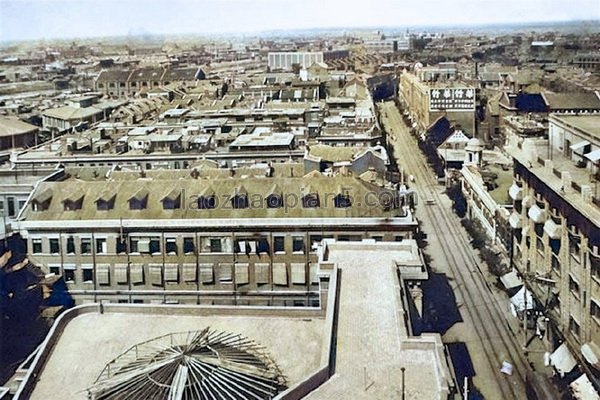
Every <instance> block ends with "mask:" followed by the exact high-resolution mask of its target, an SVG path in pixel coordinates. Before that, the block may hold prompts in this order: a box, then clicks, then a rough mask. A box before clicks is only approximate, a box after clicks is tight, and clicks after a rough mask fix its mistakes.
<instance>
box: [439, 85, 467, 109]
mask: <svg viewBox="0 0 600 400" xmlns="http://www.w3.org/2000/svg"><path fill="white" fill-rule="evenodd" d="M471 110H475V89H473V88H445V89H444V88H442V89H439V88H436V89H429V111H471Z"/></svg>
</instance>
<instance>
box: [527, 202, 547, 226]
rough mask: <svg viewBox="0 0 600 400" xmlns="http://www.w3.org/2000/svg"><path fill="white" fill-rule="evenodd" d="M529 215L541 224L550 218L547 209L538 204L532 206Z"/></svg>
mask: <svg viewBox="0 0 600 400" xmlns="http://www.w3.org/2000/svg"><path fill="white" fill-rule="evenodd" d="M527 215H528V216H529V218H531V220H532V221H533V222H535V223H536V224H541V223H543V222H545V221H546V219H547V218H548V216H547V214H546V210H542V209H541V208H540V207H539V206H538V205H537V204H534V205H532V206H531V208H530V209H529V212H528V213H527Z"/></svg>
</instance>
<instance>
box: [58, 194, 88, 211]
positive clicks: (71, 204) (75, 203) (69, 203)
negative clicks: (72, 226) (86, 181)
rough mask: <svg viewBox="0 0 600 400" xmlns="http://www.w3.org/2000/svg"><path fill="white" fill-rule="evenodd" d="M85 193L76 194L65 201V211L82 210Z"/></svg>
mask: <svg viewBox="0 0 600 400" xmlns="http://www.w3.org/2000/svg"><path fill="white" fill-rule="evenodd" d="M83 195H84V194H83V192H75V193H73V194H72V195H71V196H69V197H68V198H66V199H64V200H63V209H64V210H65V211H76V210H81V208H82V207H83Z"/></svg>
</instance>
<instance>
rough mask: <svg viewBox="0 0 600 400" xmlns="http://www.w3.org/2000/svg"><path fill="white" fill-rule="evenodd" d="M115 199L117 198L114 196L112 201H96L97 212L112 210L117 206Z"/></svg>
mask: <svg viewBox="0 0 600 400" xmlns="http://www.w3.org/2000/svg"><path fill="white" fill-rule="evenodd" d="M115 197H116V196H113V197H111V198H110V199H98V200H96V210H98V211H108V210H112V209H113V208H114V206H115Z"/></svg>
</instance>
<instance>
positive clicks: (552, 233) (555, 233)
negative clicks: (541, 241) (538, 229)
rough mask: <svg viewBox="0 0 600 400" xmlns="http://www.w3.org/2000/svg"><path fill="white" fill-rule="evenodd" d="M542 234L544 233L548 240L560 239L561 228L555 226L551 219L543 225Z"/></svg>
mask: <svg viewBox="0 0 600 400" xmlns="http://www.w3.org/2000/svg"><path fill="white" fill-rule="evenodd" d="M544 232H546V234H547V235H548V237H549V238H550V239H560V237H561V236H562V229H561V226H560V225H557V224H556V222H554V221H553V220H551V219H549V220H548V221H546V223H545V224H544Z"/></svg>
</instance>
